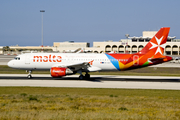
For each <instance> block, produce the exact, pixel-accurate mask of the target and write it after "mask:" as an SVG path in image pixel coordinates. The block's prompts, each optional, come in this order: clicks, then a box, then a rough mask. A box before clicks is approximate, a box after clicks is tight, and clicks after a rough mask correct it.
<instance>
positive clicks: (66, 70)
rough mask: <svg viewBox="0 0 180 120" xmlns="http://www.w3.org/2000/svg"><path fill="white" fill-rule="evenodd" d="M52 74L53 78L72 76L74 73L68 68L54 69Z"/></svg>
mask: <svg viewBox="0 0 180 120" xmlns="http://www.w3.org/2000/svg"><path fill="white" fill-rule="evenodd" d="M50 73H51V76H52V77H62V76H66V75H72V74H73V71H72V70H71V69H69V68H66V67H52V68H51V70H50Z"/></svg>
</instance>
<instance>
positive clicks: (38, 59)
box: [33, 55, 62, 62]
mask: <svg viewBox="0 0 180 120" xmlns="http://www.w3.org/2000/svg"><path fill="white" fill-rule="evenodd" d="M61 61H62V57H61V56H56V55H49V56H40V55H39V56H34V57H33V62H61Z"/></svg>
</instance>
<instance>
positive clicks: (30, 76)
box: [27, 70, 32, 79]
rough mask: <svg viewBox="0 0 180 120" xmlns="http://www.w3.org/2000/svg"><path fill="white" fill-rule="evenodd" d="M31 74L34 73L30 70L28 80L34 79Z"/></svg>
mask: <svg viewBox="0 0 180 120" xmlns="http://www.w3.org/2000/svg"><path fill="white" fill-rule="evenodd" d="M31 73H32V71H31V70H29V74H28V76H27V78H28V79H31V78H32V75H31Z"/></svg>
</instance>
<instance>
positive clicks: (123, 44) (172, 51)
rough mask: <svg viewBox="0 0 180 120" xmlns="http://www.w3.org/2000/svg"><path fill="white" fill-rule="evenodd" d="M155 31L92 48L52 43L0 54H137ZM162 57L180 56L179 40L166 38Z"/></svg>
mask: <svg viewBox="0 0 180 120" xmlns="http://www.w3.org/2000/svg"><path fill="white" fill-rule="evenodd" d="M156 32H157V31H143V33H142V36H140V37H136V36H134V37H129V36H128V37H127V39H121V40H119V41H112V40H108V41H103V42H93V47H90V44H89V43H88V42H74V41H68V42H54V43H53V46H46V47H43V48H42V46H5V47H1V48H0V54H1V53H3V54H20V53H21V52H24V51H25V52H26V51H36V52H42V49H43V51H44V52H60V53H66V52H88V53H109V52H114V53H136V52H139V51H140V50H141V49H142V48H143V47H145V45H146V44H147V43H148V42H149V41H150V39H151V38H152V37H153V36H154V35H155V34H156ZM164 55H180V39H176V37H170V36H168V40H167V42H166V46H165V49H164Z"/></svg>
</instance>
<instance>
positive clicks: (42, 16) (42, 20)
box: [40, 10, 45, 52]
mask: <svg viewBox="0 0 180 120" xmlns="http://www.w3.org/2000/svg"><path fill="white" fill-rule="evenodd" d="M40 12H41V13H42V38H41V39H42V52H43V12H45V10H40Z"/></svg>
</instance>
